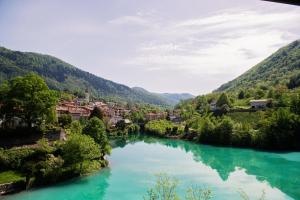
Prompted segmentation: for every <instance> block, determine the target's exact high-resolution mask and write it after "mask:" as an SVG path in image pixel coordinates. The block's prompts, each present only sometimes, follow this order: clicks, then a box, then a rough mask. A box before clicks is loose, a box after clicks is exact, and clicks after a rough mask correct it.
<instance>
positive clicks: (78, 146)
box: [62, 134, 101, 172]
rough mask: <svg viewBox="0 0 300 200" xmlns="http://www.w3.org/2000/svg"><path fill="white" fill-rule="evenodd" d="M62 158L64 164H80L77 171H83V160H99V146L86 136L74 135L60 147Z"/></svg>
mask: <svg viewBox="0 0 300 200" xmlns="http://www.w3.org/2000/svg"><path fill="white" fill-rule="evenodd" d="M62 153H63V154H62V157H63V159H64V161H65V164H67V165H71V166H75V167H76V164H80V169H79V171H80V172H81V171H82V170H83V168H82V164H83V162H84V161H85V160H95V159H100V158H101V152H100V147H99V145H98V144H97V143H96V142H95V141H94V140H93V138H91V137H90V136H88V135H82V134H74V135H72V136H71V138H69V139H68V140H67V141H66V143H65V144H63V145H62Z"/></svg>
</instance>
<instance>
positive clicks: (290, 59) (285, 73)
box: [215, 40, 300, 92]
mask: <svg viewBox="0 0 300 200" xmlns="http://www.w3.org/2000/svg"><path fill="white" fill-rule="evenodd" d="M299 73H300V40H296V41H294V42H292V43H290V44H288V45H287V46H285V47H282V48H280V49H279V50H278V51H276V52H275V53H273V54H272V55H271V56H269V57H268V58H266V59H265V60H263V61H262V62H260V63H258V64H257V65H255V66H254V67H252V68H251V69H250V70H248V71H247V72H245V73H244V74H242V75H240V76H239V77H237V78H235V79H233V80H232V81H229V82H228V83H225V84H223V85H221V86H220V87H219V88H218V89H216V90H215V91H216V92H222V91H235V90H238V89H243V88H253V87H255V86H256V85H258V84H265V85H266V86H275V85H277V84H286V83H287V82H288V81H289V80H290V78H291V77H292V76H293V75H295V74H299Z"/></svg>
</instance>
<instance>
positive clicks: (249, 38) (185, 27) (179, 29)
mask: <svg viewBox="0 0 300 200" xmlns="http://www.w3.org/2000/svg"><path fill="white" fill-rule="evenodd" d="M299 21H300V13H299V12H294V11H286V12H275V13H274V12H273V13H260V12H256V11H244V10H236V11H234V12H227V11H225V12H221V13H217V14H215V15H213V16H208V17H203V18H195V19H187V20H184V21H177V22H172V23H168V22H160V23H161V26H160V27H159V28H156V29H152V30H150V31H147V32H144V33H141V34H142V35H143V36H144V37H149V35H152V36H153V35H154V36H155V37H153V38H152V40H150V41H148V42H147V43H142V44H140V45H139V46H138V47H137V55H136V57H133V58H130V59H129V60H127V61H126V62H125V63H126V64H127V65H136V66H139V67H143V68H145V70H150V71H153V70H156V71H159V70H161V71H166V70H169V71H179V72H180V73H186V74H193V75H195V76H197V75H200V74H201V75H207V76H212V77H213V76H218V75H222V74H230V75H231V76H227V77H231V78H232V77H235V76H237V75H239V74H241V73H243V72H244V71H246V70H247V69H248V68H249V67H252V66H253V65H255V64H257V63H258V62H259V61H261V60H262V59H264V58H265V57H266V56H268V55H270V54H271V53H273V52H274V51H275V50H277V49H278V48H279V47H280V46H282V45H284V44H287V43H288V42H290V41H292V40H294V39H297V37H298V36H297V35H296V34H294V33H292V32H290V31H289V28H291V27H292V26H295V24H297V22H299ZM148 24H151V22H150V21H149V19H148ZM221 81H226V80H221ZM216 87H217V86H216Z"/></svg>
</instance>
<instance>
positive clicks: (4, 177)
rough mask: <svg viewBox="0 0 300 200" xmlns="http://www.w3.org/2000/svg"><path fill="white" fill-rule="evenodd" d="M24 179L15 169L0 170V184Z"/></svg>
mask: <svg viewBox="0 0 300 200" xmlns="http://www.w3.org/2000/svg"><path fill="white" fill-rule="evenodd" d="M19 181H25V178H24V177H23V176H22V175H21V174H19V173H17V172H15V171H4V172H0V184H2V183H14V182H19Z"/></svg>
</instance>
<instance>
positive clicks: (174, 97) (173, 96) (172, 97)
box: [132, 87, 195, 105]
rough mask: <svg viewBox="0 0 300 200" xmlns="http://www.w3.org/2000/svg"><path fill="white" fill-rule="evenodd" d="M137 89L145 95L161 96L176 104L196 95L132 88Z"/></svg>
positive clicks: (164, 99) (162, 98)
mask: <svg viewBox="0 0 300 200" xmlns="http://www.w3.org/2000/svg"><path fill="white" fill-rule="evenodd" d="M132 89H133V90H135V91H138V92H141V93H143V94H145V95H147V94H148V95H155V96H157V97H158V98H160V99H161V100H163V101H166V102H168V103H169V104H171V105H176V104H177V103H179V102H180V101H181V100H186V99H190V98H194V97H195V96H194V95H192V94H189V93H154V92H149V91H147V90H146V89H144V88H141V87H133V88H132Z"/></svg>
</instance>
